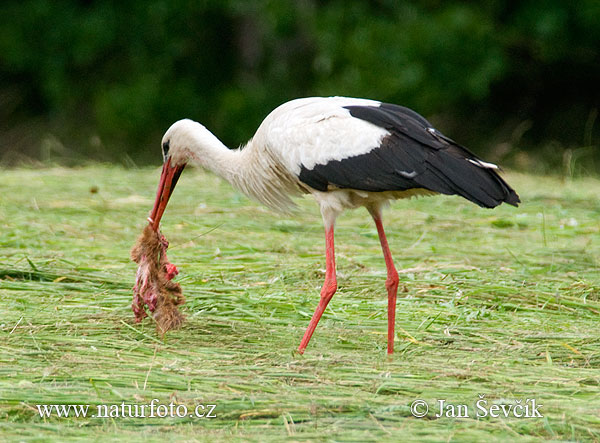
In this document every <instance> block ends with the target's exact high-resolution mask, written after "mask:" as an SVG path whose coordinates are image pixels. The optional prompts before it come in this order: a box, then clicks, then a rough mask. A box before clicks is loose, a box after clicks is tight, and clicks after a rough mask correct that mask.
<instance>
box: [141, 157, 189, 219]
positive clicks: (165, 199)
mask: <svg viewBox="0 0 600 443" xmlns="http://www.w3.org/2000/svg"><path fill="white" fill-rule="evenodd" d="M183 168H185V164H183V165H178V166H171V159H170V158H169V159H167V161H166V162H165V163H164V164H163V169H162V173H161V174H160V181H159V182H158V191H157V192H156V200H155V201H154V207H153V208H152V212H151V213H150V217H148V221H149V222H150V224H151V225H152V229H154V230H155V231H158V225H159V224H160V219H161V218H162V216H163V213H164V212H165V209H166V208H167V203H169V198H171V194H172V193H173V190H174V189H175V185H176V184H177V180H179V176H180V175H181V172H182V171H183Z"/></svg>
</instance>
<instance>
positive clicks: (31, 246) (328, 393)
mask: <svg viewBox="0 0 600 443" xmlns="http://www.w3.org/2000/svg"><path fill="white" fill-rule="evenodd" d="M158 175H159V172H158V170H156V169H137V170H124V169H120V168H115V167H104V166H95V167H86V168H82V169H59V168H56V169H46V170H29V169H18V170H9V171H6V170H5V171H0V178H1V180H0V192H1V195H2V197H1V198H0V232H1V233H2V234H1V236H0V245H1V248H0V302H1V304H2V317H1V319H0V337H1V338H2V341H1V342H0V435H2V436H3V437H4V439H6V440H19V441H46V440H57V441H65V440H89V439H96V440H102V441H111V440H115V441H116V440H130V441H141V440H144V441H164V440H165V439H173V440H175V439H182V440H188V441H189V440H207V441H208V440H210V441H213V440H227V441H236V440H238V441H242V440H244V441H247V440H250V441H273V440H277V441H278V440H283V439H289V440H292V441H306V440H331V441H375V440H420V441H442V440H460V441H481V440H486V441H491V440H518V439H521V440H538V439H547V440H600V418H599V417H600V389H599V385H600V371H599V369H600V342H599V340H598V329H597V327H598V319H599V316H600V292H599V287H600V275H599V273H598V257H600V243H599V239H600V238H599V231H600V224H599V223H600V222H599V220H600V200H599V196H600V182H598V181H597V180H594V179H581V180H572V181H561V180H558V179H553V178H543V177H531V176H525V175H518V174H509V175H508V179H509V181H510V182H511V184H513V185H514V186H515V188H516V189H517V190H518V191H519V193H520V195H521V197H522V200H523V201H524V204H523V205H522V206H521V207H520V208H518V209H515V208H512V207H508V206H506V205H504V206H502V207H499V208H496V209H495V210H483V209H480V208H478V207H476V206H475V205H472V204H470V203H469V202H467V201H465V200H462V199H460V198H457V197H434V198H423V199H419V200H411V201H400V202H396V203H394V204H393V205H392V208H391V209H390V210H388V211H387V212H386V215H385V223H386V226H387V230H388V235H389V241H390V246H391V248H392V251H393V252H394V254H395V259H396V263H397V266H398V268H399V269H401V284H400V294H399V299H398V313H397V323H396V325H397V341H396V354H395V355H394V356H393V358H391V359H389V360H388V358H387V357H386V353H385V347H386V321H387V320H386V303H387V300H386V296H385V286H384V281H385V266H384V264H383V258H382V257H381V253H380V249H379V243H378V240H377V234H376V230H375V227H374V226H373V224H372V223H371V221H370V220H369V217H368V216H367V215H366V212H365V211H364V210H357V211H353V212H347V213H346V214H345V215H343V216H342V217H341V218H340V219H339V222H338V226H337V230H336V239H337V259H338V284H339V290H338V293H337V294H336V295H335V297H334V299H333V301H332V302H331V304H330V307H328V309H327V311H326V313H325V315H324V316H323V319H322V321H321V324H319V327H318V328H317V331H316V333H315V336H314V337H313V339H312V341H311V343H310V345H309V348H308V349H307V352H306V354H305V355H303V356H302V355H298V354H297V353H296V352H295V349H296V347H297V346H298V343H299V341H300V338H301V337H302V334H303V332H304V329H305V327H306V325H307V324H308V321H309V319H310V316H311V315H312V312H313V310H314V307H315V306H316V303H317V302H318V293H319V289H320V285H321V283H322V280H323V277H324V269H323V268H324V254H323V250H324V239H323V233H322V225H321V220H320V215H319V213H318V210H317V208H316V205H314V203H313V202H312V201H310V199H308V198H307V199H304V200H302V201H300V209H301V210H300V211H299V212H298V214H297V215H296V216H294V217H281V216H275V215H274V214H272V213H271V212H269V211H268V210H266V209H263V208H261V207H260V206H259V205H257V204H255V203H253V202H250V201H248V200H247V199H246V198H245V197H243V196H241V195H240V194H238V193H237V192H235V191H233V190H232V189H231V188H230V187H229V185H227V184H224V183H222V182H220V181H219V179H217V178H216V177H214V176H211V175H207V174H205V173H203V172H200V171H193V170H191V171H186V172H185V173H184V175H183V177H182V179H181V180H180V182H179V185H178V187H177V190H176V191H175V194H174V196H173V199H172V202H171V204H170V205H169V208H168V209H167V213H166V215H165V218H164V219H163V229H162V230H163V233H165V235H166V236H167V237H168V238H169V240H170V242H171V248H170V254H169V258H170V259H171V261H172V262H173V263H176V264H177V265H178V266H179V268H180V271H181V274H180V275H179V277H178V281H180V282H181V284H182V286H183V288H184V293H185V295H186V296H187V303H186V305H185V314H186V315H187V322H186V325H185V327H184V328H183V329H182V330H179V331H175V332H171V333H169V334H168V335H167V336H166V337H165V338H164V339H161V338H160V337H158V336H157V335H156V333H155V330H154V327H153V324H152V322H151V320H146V321H145V322H143V323H141V324H134V323H133V314H132V312H131V309H130V303H131V286H132V284H133V279H134V275H135V264H134V263H132V262H130V261H129V258H128V254H129V248H130V247H131V245H132V244H133V242H134V240H135V238H136V236H137V235H138V233H139V231H140V230H141V228H142V226H143V225H144V223H145V217H146V214H147V213H148V211H149V209H150V207H151V205H152V202H153V196H154V193H155V190H156V185H157V181H158ZM94 191H96V192H94ZM479 394H482V395H485V400H487V401H488V404H487V406H488V408H489V407H490V406H491V405H492V404H498V405H501V404H504V405H508V404H513V405H515V404H517V402H518V401H520V402H521V404H523V405H524V404H525V403H526V400H527V399H536V401H537V403H538V404H542V405H543V406H542V407H541V408H540V409H539V412H540V413H541V414H542V415H543V417H542V418H516V417H512V416H509V417H503V416H501V417H498V418H493V417H489V416H488V417H477V416H476V413H477V411H478V410H477V409H476V408H475V402H476V401H477V400H478V399H479V397H478V395H479ZM152 399H158V401H159V402H160V403H162V404H168V403H169V402H171V401H173V402H174V403H175V404H184V405H186V406H187V407H188V408H189V409H190V410H193V408H194V406H195V405H197V404H216V405H217V407H216V409H215V411H214V413H215V414H216V416H217V418H213V419H199V418H189V417H186V418H177V417H174V418H170V417H165V418H158V417H156V418H145V419H142V418H118V417H113V418H91V417H87V418H81V417H80V418H75V417H69V418H58V417H56V416H53V417H51V418H45V419H42V418H40V417H39V414H38V412H37V409H36V405H38V404H44V403H47V404H65V405H66V404H89V405H92V407H94V408H95V405H98V404H107V405H111V404H119V405H120V404H121V403H122V402H124V403H125V404H140V405H141V404H149V403H150V402H151V401H152ZM416 399H423V400H425V401H427V402H428V403H429V405H430V406H431V411H430V413H429V414H428V415H427V416H426V417H425V418H415V417H413V416H412V415H411V412H410V405H411V403H412V402H413V401H414V400H416ZM439 399H444V400H446V401H447V402H448V403H451V404H453V405H455V406H456V405H460V404H466V405H468V407H469V417H466V418H457V417H440V418H438V417H436V416H435V415H436V413H437V406H436V405H437V401H438V400H439Z"/></svg>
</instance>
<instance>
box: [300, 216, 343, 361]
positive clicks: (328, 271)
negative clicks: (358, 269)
mask: <svg viewBox="0 0 600 443" xmlns="http://www.w3.org/2000/svg"><path fill="white" fill-rule="evenodd" d="M325 255H326V258H325V283H323V288H322V289H321V300H320V301H319V306H317V309H316V310H315V313H314V314H313V316H312V319H311V320H310V323H309V324H308V328H307V329H306V332H305V333H304V337H302V341H301V342H300V346H299V347H298V352H300V354H304V350H305V349H306V346H308V342H309V341H310V338H311V337H312V335H313V332H315V328H316V327H317V324H318V323H319V320H320V319H321V315H323V311H325V308H326V307H327V304H328V303H329V300H331V298H332V297H333V294H335V291H336V290H337V280H336V276H335V249H334V245H333V224H332V225H331V226H330V227H328V228H327V227H326V228H325Z"/></svg>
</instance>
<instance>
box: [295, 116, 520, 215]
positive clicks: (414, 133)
mask: <svg viewBox="0 0 600 443" xmlns="http://www.w3.org/2000/svg"><path fill="white" fill-rule="evenodd" d="M346 109H348V110H349V111H350V114H351V115H352V116H353V117H355V118H360V119H362V120H366V121H368V122H370V123H373V124H375V125H377V126H380V127H383V128H385V129H387V130H388V132H389V133H390V135H388V136H386V137H385V138H384V139H383V140H382V141H381V144H380V146H379V147H377V148H374V149H372V150H371V151H370V152H368V153H366V154H362V155H357V156H354V157H349V158H346V159H343V160H333V161H330V162H328V163H327V164H325V165H316V166H315V167H314V168H313V169H310V170H309V169H306V168H304V167H302V169H301V172H300V177H299V178H300V180H301V181H302V182H304V183H306V184H307V185H309V186H311V187H313V188H315V189H318V190H320V191H326V190H327V189H328V185H334V186H336V187H338V188H352V189H359V190H363V191H371V192H381V191H402V190H408V189H413V188H425V189H429V190H431V191H435V192H439V193H442V194H458V195H461V196H463V197H465V198H466V199H468V200H470V201H472V202H474V203H476V204H478V205H479V206H483V207H487V208H491V207H495V206H498V205H499V204H500V203H502V202H506V203H509V204H511V205H514V206H516V205H517V204H518V203H519V202H520V200H519V197H518V195H517V194H516V193H515V191H514V190H513V189H512V188H511V187H510V186H509V185H508V184H507V183H506V182H505V181H504V180H503V179H502V178H501V177H500V176H499V175H498V174H497V173H496V171H495V170H493V169H489V168H483V167H481V166H478V165H476V164H474V163H472V162H471V161H469V160H473V161H475V162H477V161H479V160H480V159H479V158H478V157H477V156H476V155H475V154H473V153H472V152H470V151H469V150H468V149H466V148H464V147H462V146H460V145H458V144H457V143H455V142H454V141H452V140H451V139H449V138H447V137H446V136H444V135H443V134H441V133H440V132H438V131H436V130H435V129H433V128H432V126H431V124H430V123H429V122H428V121H427V120H425V119H424V118H423V117H422V116H420V115H419V114H417V113H416V112H414V111H412V110H410V109H408V108H405V107H403V106H398V105H391V104H382V105H381V106H379V107H376V106H348V107H347V108H346Z"/></svg>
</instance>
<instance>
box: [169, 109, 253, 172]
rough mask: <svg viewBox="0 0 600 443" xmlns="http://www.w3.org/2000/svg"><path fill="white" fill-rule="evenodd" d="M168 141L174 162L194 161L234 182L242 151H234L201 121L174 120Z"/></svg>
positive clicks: (195, 163)
mask: <svg viewBox="0 0 600 443" xmlns="http://www.w3.org/2000/svg"><path fill="white" fill-rule="evenodd" d="M167 140H168V141H169V145H170V146H171V151H170V156H171V162H172V163H173V164H182V163H188V162H190V163H192V164H194V165H197V166H201V167H203V168H205V169H208V170H210V171H212V172H214V173H215V174H217V175H219V176H221V177H223V178H224V179H226V180H227V181H230V182H231V181H232V179H233V176H234V175H235V174H236V173H239V168H240V166H242V167H243V165H242V164H240V161H239V157H240V155H239V154H240V150H231V149H229V148H227V146H225V145H224V144H223V143H222V142H221V140H219V139H218V138H217V137H215V136H214V135H213V133H212V132H210V131H209V130H208V129H206V128H205V127H204V126H202V125H201V124H200V123H197V122H194V121H192V120H180V121H178V122H176V123H174V124H173V125H172V126H171V127H170V128H169V130H168V131H167V132H166V134H165V136H164V137H163V142H165V141H167Z"/></svg>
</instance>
